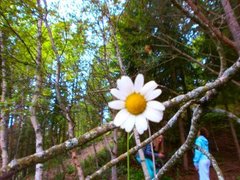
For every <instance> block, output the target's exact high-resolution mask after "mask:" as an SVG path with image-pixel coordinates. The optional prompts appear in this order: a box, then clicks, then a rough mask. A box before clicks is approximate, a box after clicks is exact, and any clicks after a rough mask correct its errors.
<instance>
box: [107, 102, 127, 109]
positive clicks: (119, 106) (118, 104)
mask: <svg viewBox="0 0 240 180" xmlns="http://www.w3.org/2000/svg"><path fill="white" fill-rule="evenodd" d="M108 106H109V107H110V108H112V109H116V110H120V109H123V108H124V107H125V102H124V101H121V100H115V101H111V102H109V103H108Z"/></svg>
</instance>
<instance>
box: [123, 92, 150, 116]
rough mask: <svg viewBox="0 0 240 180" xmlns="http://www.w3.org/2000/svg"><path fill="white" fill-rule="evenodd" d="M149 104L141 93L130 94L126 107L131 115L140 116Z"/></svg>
mask: <svg viewBox="0 0 240 180" xmlns="http://www.w3.org/2000/svg"><path fill="white" fill-rule="evenodd" d="M146 105H147V102H146V100H145V98H144V96H142V95H141V94H139V93H132V94H130V95H129V96H128V97H127V99H126V101H125V107H126V109H127V110H128V112H130V113H131V114H134V115H138V114H141V113H142V112H143V111H144V110H145V108H146Z"/></svg>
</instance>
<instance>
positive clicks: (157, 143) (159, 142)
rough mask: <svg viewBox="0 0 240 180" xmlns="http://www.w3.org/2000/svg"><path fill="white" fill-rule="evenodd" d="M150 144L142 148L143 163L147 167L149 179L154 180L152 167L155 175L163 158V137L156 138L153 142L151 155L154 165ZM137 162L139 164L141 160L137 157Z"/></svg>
mask: <svg viewBox="0 0 240 180" xmlns="http://www.w3.org/2000/svg"><path fill="white" fill-rule="evenodd" d="M151 149H152V148H151V144H147V145H146V147H145V148H144V151H143V152H144V156H145V163H146V166H147V170H148V173H149V176H150V179H153V178H154V166H155V168H156V173H157V172H158V171H159V169H160V168H161V166H162V159H163V158H164V157H165V155H164V146H163V135H160V136H158V137H157V138H156V139H154V140H153V155H154V158H155V164H154V163H153V157H152V150H151ZM136 159H137V161H138V162H139V163H140V162H141V159H140V157H139V155H138V154H137V156H136Z"/></svg>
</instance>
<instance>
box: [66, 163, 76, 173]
mask: <svg viewBox="0 0 240 180" xmlns="http://www.w3.org/2000/svg"><path fill="white" fill-rule="evenodd" d="M75 171H76V169H75V167H74V165H70V164H68V165H67V167H66V173H67V174H72V173H74V172H75Z"/></svg>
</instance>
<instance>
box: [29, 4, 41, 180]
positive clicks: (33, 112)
mask: <svg viewBox="0 0 240 180" xmlns="http://www.w3.org/2000/svg"><path fill="white" fill-rule="evenodd" d="M37 5H38V7H39V8H41V5H40V0H38V1H37ZM37 28H38V33H37V39H38V41H37V43H38V44H37V57H36V86H35V89H34V94H33V97H32V103H31V106H30V114H31V117H30V119H31V123H32V126H33V128H34V132H35V138H36V142H35V143H36V144H35V147H36V153H39V154H41V153H42V152H43V147H42V145H43V137H42V132H41V126H40V123H39V122H38V120H37V105H38V100H39V96H40V92H41V87H42V75H41V67H42V62H41V61H42V16H41V13H40V15H39V19H38V24H37ZM42 175H43V164H41V163H38V164H36V167H35V180H41V179H42Z"/></svg>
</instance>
